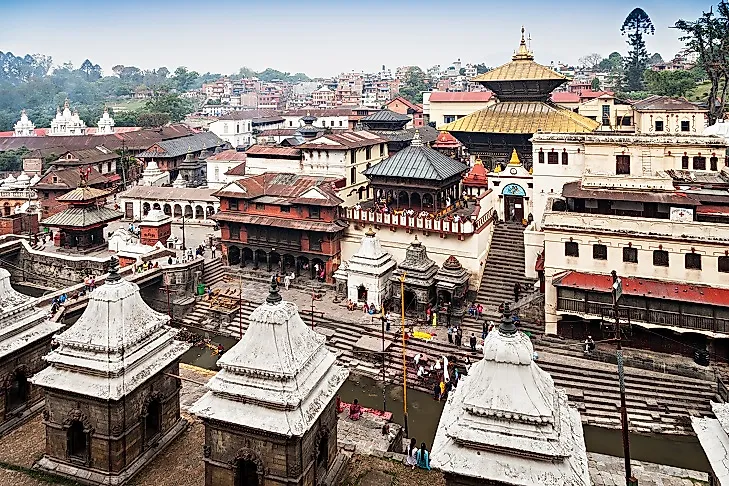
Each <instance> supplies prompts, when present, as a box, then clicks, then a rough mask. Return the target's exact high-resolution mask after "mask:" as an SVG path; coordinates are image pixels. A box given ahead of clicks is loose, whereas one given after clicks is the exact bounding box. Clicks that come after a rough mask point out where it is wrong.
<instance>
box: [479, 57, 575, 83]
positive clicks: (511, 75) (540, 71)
mask: <svg viewBox="0 0 729 486" xmlns="http://www.w3.org/2000/svg"><path fill="white" fill-rule="evenodd" d="M547 79H552V80H559V79H565V80H566V79H567V78H565V77H564V76H562V75H561V74H559V73H556V72H554V71H552V70H551V69H549V68H548V67H546V66H542V65H541V64H539V63H536V62H534V61H532V60H526V59H524V60H517V61H511V62H507V63H506V64H504V65H502V66H499V67H497V68H496V69H492V70H491V71H488V72H486V73H483V74H479V75H478V76H476V77H475V78H471V82H474V83H479V82H483V81H542V80H547Z"/></svg>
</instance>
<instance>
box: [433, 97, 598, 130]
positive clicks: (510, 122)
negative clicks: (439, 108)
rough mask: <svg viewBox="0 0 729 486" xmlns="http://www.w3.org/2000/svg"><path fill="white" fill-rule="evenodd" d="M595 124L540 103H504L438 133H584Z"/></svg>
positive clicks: (455, 123) (481, 111)
mask: <svg viewBox="0 0 729 486" xmlns="http://www.w3.org/2000/svg"><path fill="white" fill-rule="evenodd" d="M599 126H600V123H598V122H597V121H595V120H591V119H590V118H587V117H584V116H582V115H579V114H577V113H575V112H573V111H571V110H567V109H564V108H558V107H555V106H551V105H549V104H547V103H544V102H541V101H505V102H503V103H497V104H495V105H493V106H489V107H488V108H484V109H483V110H479V111H477V112H475V113H471V114H470V115H468V116H465V117H463V118H461V119H459V120H456V121H454V122H451V123H447V124H445V125H443V126H441V127H439V130H446V131H449V132H482V133H522V134H534V133H537V132H539V131H541V132H552V133H588V132H593V131H595V130H596V129H597V128H598V127H599Z"/></svg>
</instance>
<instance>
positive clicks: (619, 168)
mask: <svg viewBox="0 0 729 486" xmlns="http://www.w3.org/2000/svg"><path fill="white" fill-rule="evenodd" d="M615 173H616V174H617V175H630V155H616V156H615Z"/></svg>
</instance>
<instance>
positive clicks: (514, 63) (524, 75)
mask: <svg viewBox="0 0 729 486" xmlns="http://www.w3.org/2000/svg"><path fill="white" fill-rule="evenodd" d="M546 79H553V80H560V79H562V80H564V79H567V78H565V77H564V76H562V75H561V74H559V73H557V72H554V71H552V70H551V69H549V68H548V67H545V66H542V65H541V64H538V63H536V62H534V54H533V53H532V52H531V51H530V50H529V49H528V48H527V45H526V41H525V40H524V27H522V28H521V43H520V44H519V49H518V50H517V51H516V53H515V54H514V56H513V57H512V58H511V62H507V63H506V64H504V65H503V66H499V67H497V68H496V69H492V70H491V71H489V72H487V73H483V74H480V75H478V76H476V77H475V78H471V81H473V82H475V83H479V82H483V81H540V80H546Z"/></svg>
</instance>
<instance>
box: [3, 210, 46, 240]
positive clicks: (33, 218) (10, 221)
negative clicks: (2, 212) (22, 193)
mask: <svg viewBox="0 0 729 486" xmlns="http://www.w3.org/2000/svg"><path fill="white" fill-rule="evenodd" d="M37 233H38V215H37V214H31V213H19V214H10V215H8V216H0V235H27V234H34V235H35V234H37Z"/></svg>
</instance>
